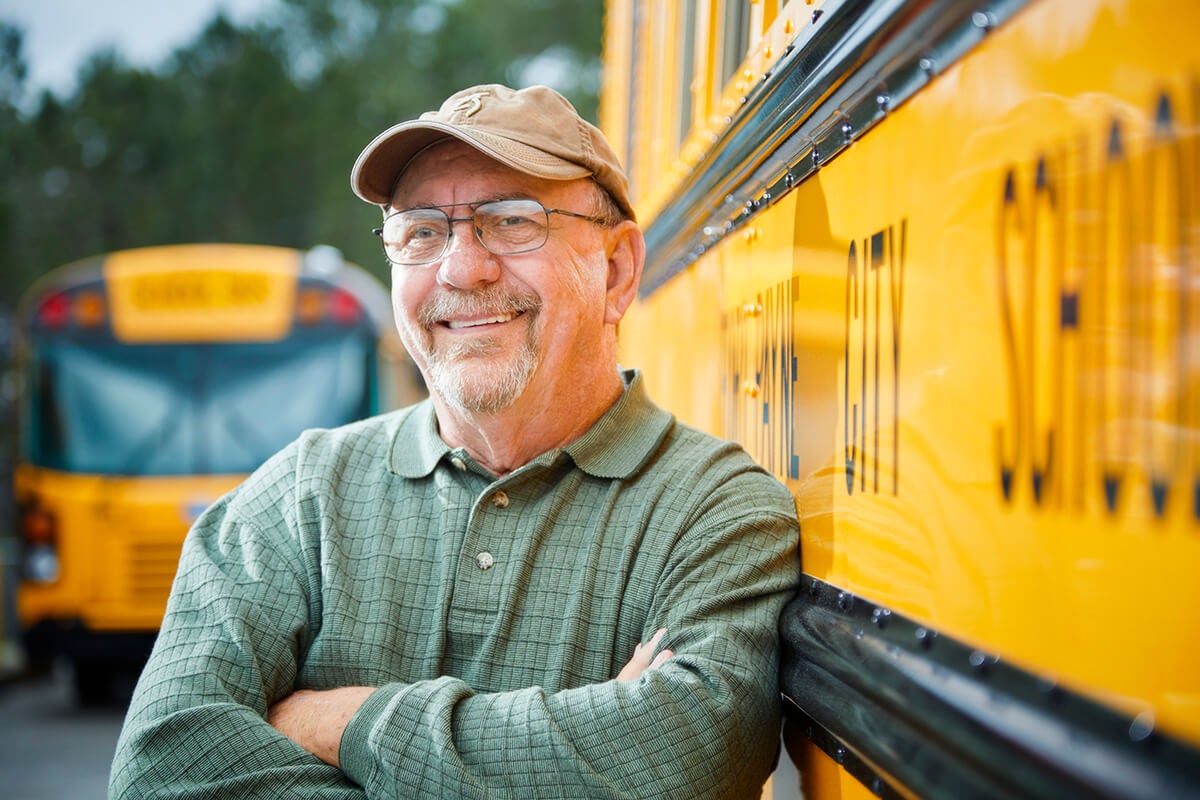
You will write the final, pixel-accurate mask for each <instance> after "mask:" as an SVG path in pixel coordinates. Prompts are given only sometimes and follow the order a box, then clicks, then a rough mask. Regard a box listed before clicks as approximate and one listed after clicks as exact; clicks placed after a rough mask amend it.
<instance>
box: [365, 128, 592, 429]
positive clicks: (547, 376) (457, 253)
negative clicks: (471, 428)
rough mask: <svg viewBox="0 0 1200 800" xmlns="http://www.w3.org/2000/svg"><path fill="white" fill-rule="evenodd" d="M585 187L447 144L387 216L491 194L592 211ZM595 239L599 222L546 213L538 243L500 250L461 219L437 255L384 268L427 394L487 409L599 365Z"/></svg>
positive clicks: (548, 389) (407, 177)
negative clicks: (492, 249) (526, 249)
mask: <svg viewBox="0 0 1200 800" xmlns="http://www.w3.org/2000/svg"><path fill="white" fill-rule="evenodd" d="M594 191H595V189H594V188H593V187H592V185H591V184H590V183H589V182H588V181H586V180H577V181H547V180H541V179H538V178H534V177H532V176H529V175H525V174H524V173H520V172H517V171H515V170H513V169H510V168H509V167H506V166H504V165H502V164H500V163H498V162H496V161H493V160H492V159H490V158H487V157H486V156H484V155H483V154H481V153H479V152H478V151H476V150H475V149H473V148H471V147H469V146H467V145H465V144H462V143H461V142H457V141H450V142H447V143H444V144H440V145H437V146H435V147H433V148H431V149H429V150H428V151H426V152H425V153H423V154H422V155H421V156H419V157H418V158H417V159H416V160H415V161H414V162H413V163H412V164H411V165H410V166H409V168H408V169H407V170H406V172H405V173H404V175H403V176H402V177H401V179H400V181H399V182H398V184H397V186H396V190H395V192H394V193H393V195H392V203H391V208H390V209H389V210H388V212H389V213H391V212H392V211H396V210H403V209H409V208H418V207H426V206H447V205H450V204H463V205H457V206H456V207H454V208H447V209H444V210H445V211H446V212H447V213H448V214H449V215H450V216H451V217H453V218H463V217H470V216H471V213H472V211H473V206H474V205H477V204H479V203H482V202H485V201H488V200H497V199H510V198H532V199H535V200H538V201H540V202H541V203H542V204H543V205H544V206H546V207H547V208H562V209H566V210H569V211H575V212H579V213H584V214H590V213H592V211H593V206H594V197H595V195H594V194H593V192H594ZM603 243H604V235H603V229H602V228H601V227H600V226H597V225H594V224H592V223H589V222H586V221H584V220H579V219H574V218H571V217H566V216H563V215H558V214H552V215H550V238H549V240H548V241H547V242H546V244H545V246H543V247H542V248H541V249H539V250H536V251H534V252H532V253H523V254H520V255H515V256H497V255H494V254H492V253H489V252H488V251H487V250H486V249H485V248H484V247H483V245H482V244H480V242H479V240H478V239H477V238H476V237H475V234H474V231H473V230H472V227H471V223H470V222H457V223H454V225H453V235H452V237H451V239H450V242H449V244H448V245H447V247H446V251H445V253H444V254H443V255H442V257H441V258H440V259H439V260H438V261H435V262H434V263H432V264H427V265H422V266H393V267H392V302H393V306H394V308H395V314H396V320H397V324H398V326H399V329H400V335H401V338H402V339H403V340H404V344H405V346H406V347H407V348H408V350H409V353H410V354H412V356H413V359H414V360H415V361H416V362H417V365H418V366H419V367H420V368H421V371H422V373H423V374H424V375H425V379H426V381H427V382H428V383H429V385H430V387H431V388H432V389H433V391H434V392H436V393H437V394H438V395H440V396H441V397H442V399H443V400H444V401H445V402H447V403H448V404H450V405H452V406H455V407H457V408H460V409H462V410H464V411H468V412H471V413H495V412H497V411H500V410H503V409H505V408H507V407H508V406H510V405H511V404H512V403H513V402H514V401H515V400H516V399H517V398H518V397H520V396H522V394H524V393H525V392H527V391H531V390H532V391H537V392H544V393H548V394H549V395H551V396H552V395H553V392H554V387H555V385H556V384H557V383H558V382H560V381H564V380H570V381H578V380H586V379H587V378H588V373H589V371H591V370H593V369H599V368H602V366H603V365H600V364H597V363H595V361H596V356H597V354H598V352H599V351H600V349H601V348H600V347H599V346H598V345H599V342H600V339H601V334H602V331H603V328H604V312H605V279H606V265H607V259H606V255H605V252H604V246H603Z"/></svg>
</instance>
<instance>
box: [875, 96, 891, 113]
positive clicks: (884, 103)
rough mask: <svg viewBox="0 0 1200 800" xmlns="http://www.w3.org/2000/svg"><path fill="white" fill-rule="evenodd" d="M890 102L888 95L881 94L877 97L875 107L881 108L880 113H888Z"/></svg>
mask: <svg viewBox="0 0 1200 800" xmlns="http://www.w3.org/2000/svg"><path fill="white" fill-rule="evenodd" d="M890 102H891V98H889V97H888V96H887V95H886V94H879V95H876V96H875V105H877V106H879V110H880V111H887V110H888V103H890Z"/></svg>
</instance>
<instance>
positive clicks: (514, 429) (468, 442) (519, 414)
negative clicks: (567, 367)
mask: <svg viewBox="0 0 1200 800" xmlns="http://www.w3.org/2000/svg"><path fill="white" fill-rule="evenodd" d="M624 389H625V387H624V384H623V382H622V380H621V377H620V375H619V374H618V372H617V370H616V368H615V366H614V368H613V369H612V370H609V371H608V372H607V373H606V374H605V375H603V376H601V378H599V379H597V380H596V381H592V382H588V383H587V385H586V386H580V387H578V388H575V389H571V390H561V389H560V390H559V391H555V392H547V391H538V390H536V389H535V388H533V387H529V388H528V389H527V390H526V391H525V393H524V394H522V395H521V396H520V397H518V398H517V399H516V400H515V401H514V402H513V404H512V405H510V406H509V407H507V408H505V409H503V410H501V411H498V412H495V413H492V414H476V413H471V412H468V411H464V410H463V409H461V408H458V407H457V406H454V405H451V404H450V403H447V402H445V400H444V399H443V398H442V397H441V396H439V395H438V394H437V393H436V392H435V393H434V395H433V402H434V408H435V409H436V411H437V419H438V432H439V434H440V435H441V437H442V440H443V441H444V442H445V443H446V444H448V445H449V446H450V447H462V448H465V449H466V451H467V452H468V453H470V454H471V457H472V458H474V459H475V460H476V461H477V462H478V463H479V464H480V465H481V466H482V467H484V469H486V470H488V471H489V472H491V473H492V474H494V475H497V476H503V475H507V474H508V473H510V472H512V471H513V470H515V469H518V468H519V467H521V466H523V465H525V464H527V463H529V462H530V461H532V460H533V459H535V458H537V457H538V456H540V455H541V454H542V453H546V452H549V451H550V450H554V449H557V448H560V447H565V446H567V445H568V444H570V443H571V442H573V441H575V440H576V439H578V438H579V437H580V436H582V435H583V434H584V433H586V432H587V430H588V429H589V428H591V427H592V425H594V424H595V423H596V420H598V419H600V417H602V416H604V412H606V411H608V409H609V408H611V407H612V404H613V403H615V402H616V401H617V399H618V398H619V397H620V396H621V393H622V392H623V391H624Z"/></svg>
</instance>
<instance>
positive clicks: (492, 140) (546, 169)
mask: <svg viewBox="0 0 1200 800" xmlns="http://www.w3.org/2000/svg"><path fill="white" fill-rule="evenodd" d="M448 136H452V137H454V138H455V139H460V140H461V141H463V142H466V143H467V144H469V145H471V146H472V147H474V148H475V149H476V150H478V151H480V152H481V153H483V154H484V155H486V156H488V157H490V158H494V159H496V160H497V161H499V162H500V163H502V164H506V165H507V166H510V167H512V168H513V169H515V170H519V171H520V172H524V173H526V174H528V175H533V176H535V177H538V178H546V179H549V180H560V181H567V180H574V179H576V178H587V177H589V176H590V177H592V178H593V179H595V181H596V183H598V184H600V185H601V186H603V187H604V188H605V189H607V190H608V192H609V193H610V194H611V195H612V196H613V199H614V200H616V201H617V204H618V205H619V206H620V207H621V210H623V211H624V212H625V213H626V214H628V215H629V217H630V219H636V218H637V217H636V216H635V215H634V211H633V206H632V205H630V203H629V181H628V179H627V178H626V177H625V170H624V169H622V168H621V162H620V161H619V160H618V159H617V154H616V153H614V152H613V149H612V147H610V146H609V144H608V140H607V139H605V138H604V134H603V133H601V132H600V129H599V128H597V127H596V126H595V125H592V124H591V123H589V122H588V121H587V120H585V119H583V118H582V117H580V116H579V113H578V112H576V111H575V107H574V106H572V105H571V103H570V102H569V101H568V100H567V99H566V98H565V97H563V96H562V95H561V94H559V93H558V92H556V91H554V90H553V89H551V88H549V87H546V86H530V87H529V88H527V89H510V88H508V87H507V86H500V85H498V84H487V85H484V86H472V87H471V88H470V89H463V90H462V91H461V92H456V93H455V94H452V95H451V96H450V97H449V98H448V99H447V100H446V102H444V103H442V107H441V108H439V109H438V110H437V111H427V112H425V113H424V114H422V115H421V116H420V118H419V119H414V120H408V121H407V122H401V123H399V124H397V125H393V126H392V127H390V128H388V129H387V130H386V131H384V132H383V133H381V134H379V135H378V136H376V137H375V139H374V140H373V141H372V142H371V143H370V144H369V145H367V146H366V148H365V149H364V150H363V151H362V153H360V154H359V156H358V160H357V161H355V162H354V169H353V170H351V172H350V185H351V186H352V187H353V188H354V193H355V194H356V195H358V196H359V197H361V198H362V199H363V200H366V201H367V202H368V203H374V204H376V205H380V206H386V205H387V204H388V203H389V202H390V201H391V198H392V188H393V187H394V186H395V185H396V180H397V178H399V177H400V174H401V173H402V172H404V170H405V168H406V167H408V164H409V162H410V161H411V160H412V159H413V157H414V156H416V155H417V154H418V153H420V152H421V151H422V150H424V149H425V148H426V147H428V146H430V145H431V144H433V143H434V142H436V141H439V140H441V139H444V138H446V137H448Z"/></svg>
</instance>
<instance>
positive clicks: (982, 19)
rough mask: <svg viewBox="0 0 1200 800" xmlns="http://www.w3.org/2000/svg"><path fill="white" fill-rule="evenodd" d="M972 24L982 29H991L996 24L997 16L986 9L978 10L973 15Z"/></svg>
mask: <svg viewBox="0 0 1200 800" xmlns="http://www.w3.org/2000/svg"><path fill="white" fill-rule="evenodd" d="M971 24H972V25H974V26H975V27H976V28H979V29H981V30H985V31H987V30H991V29H992V27H993V26H995V24H996V18H995V17H993V16H992V15H991V14H989V13H988V12H986V11H976V12H975V13H974V14H972V15H971Z"/></svg>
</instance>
